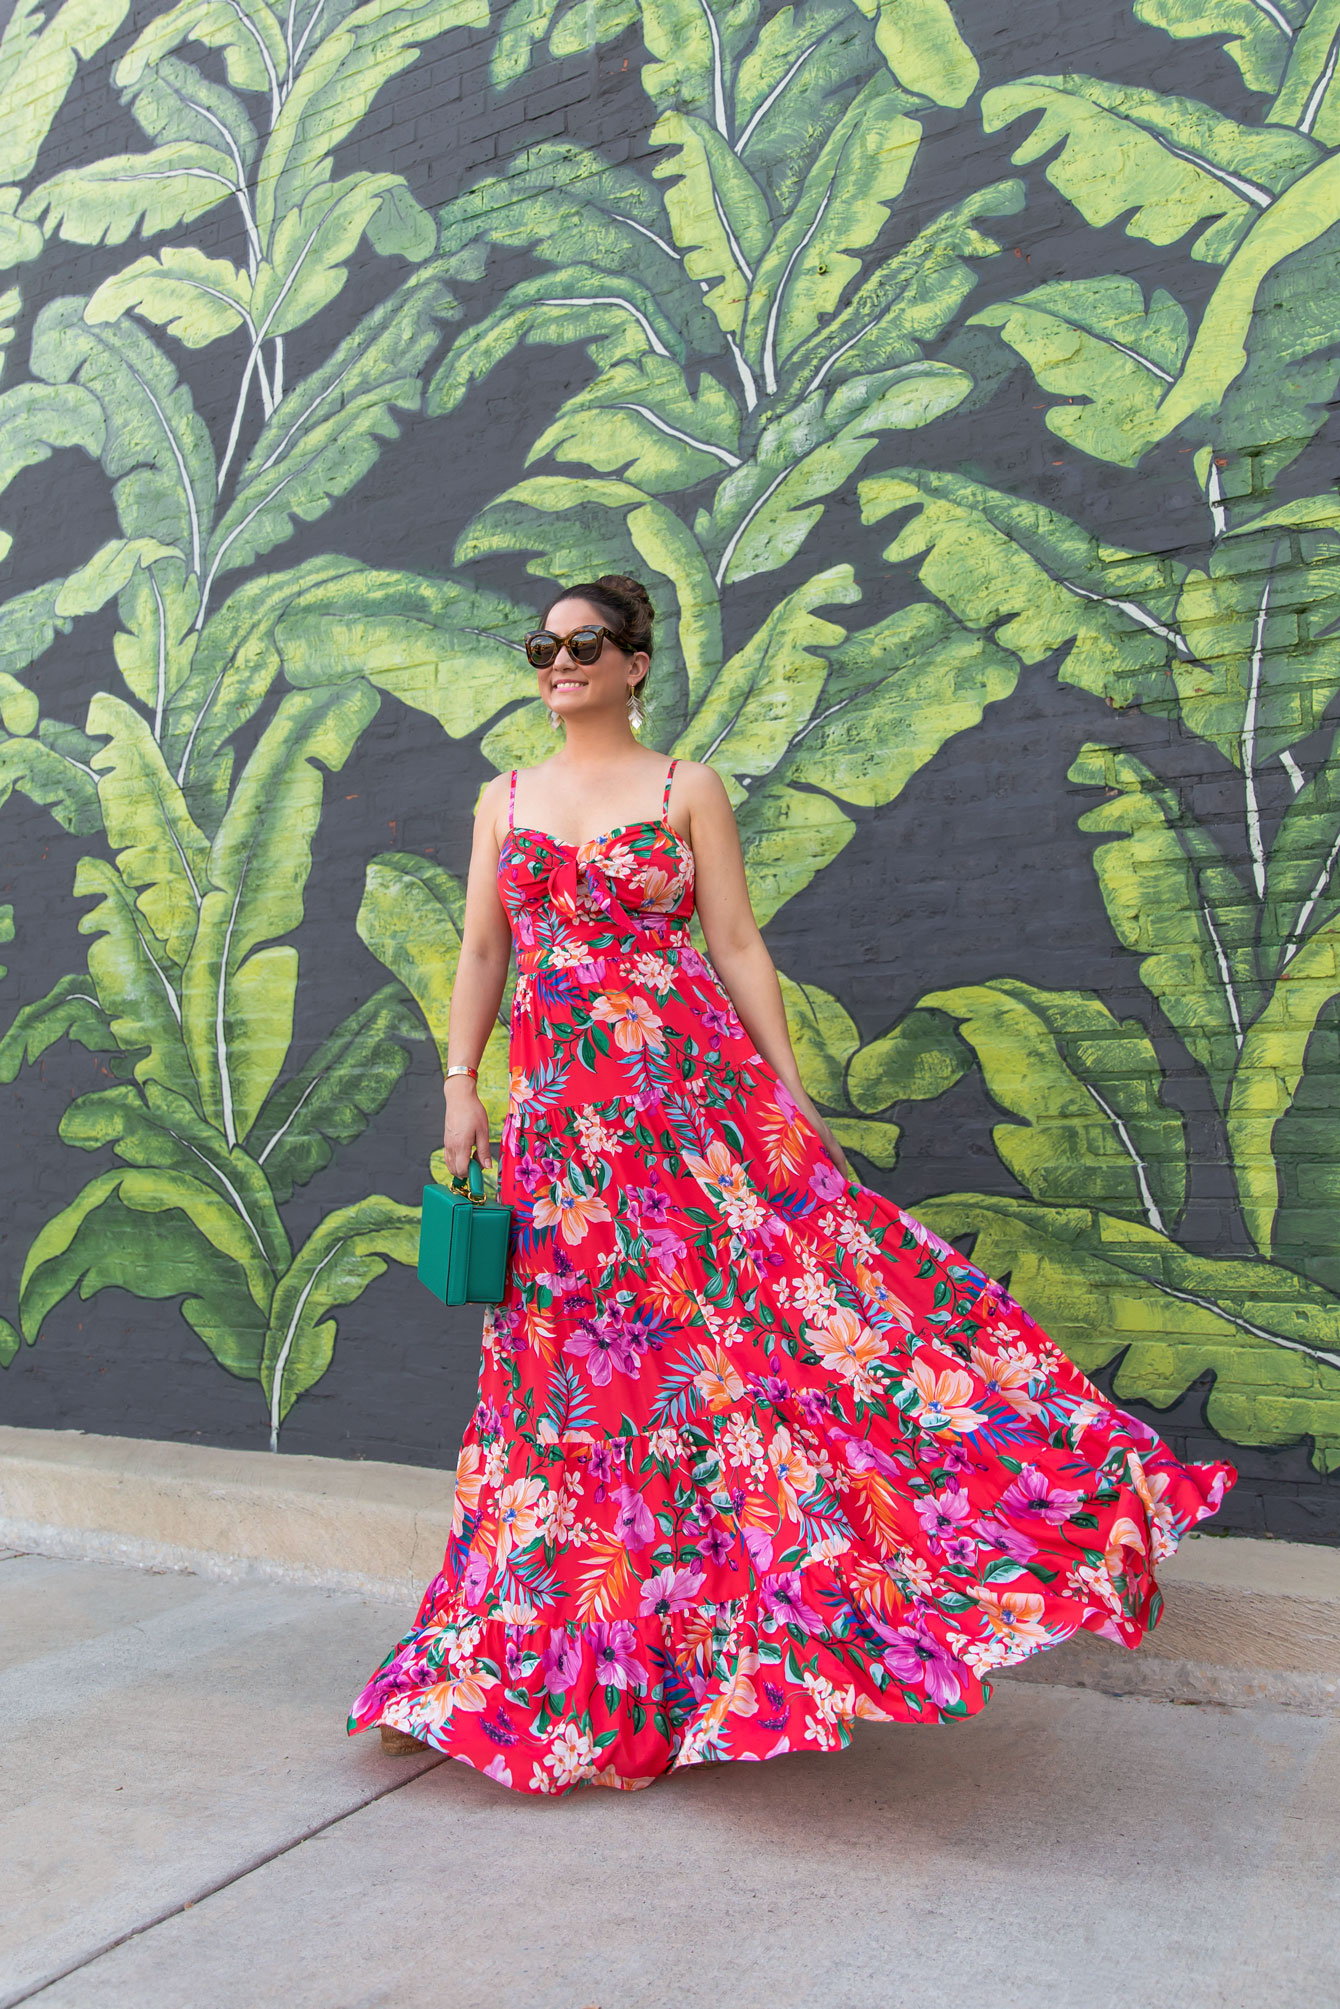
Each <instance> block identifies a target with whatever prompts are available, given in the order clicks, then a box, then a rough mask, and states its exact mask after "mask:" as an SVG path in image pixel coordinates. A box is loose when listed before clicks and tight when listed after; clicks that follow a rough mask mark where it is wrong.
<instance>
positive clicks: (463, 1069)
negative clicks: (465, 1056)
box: [443, 1061, 479, 1081]
mask: <svg viewBox="0 0 1340 2009" xmlns="http://www.w3.org/2000/svg"><path fill="white" fill-rule="evenodd" d="M453 1074H468V1075H469V1077H470V1079H471V1081H478V1079H479V1069H478V1068H477V1067H467V1066H466V1065H465V1063H464V1062H463V1061H461V1062H458V1063H457V1065H456V1066H455V1067H449V1068H448V1069H447V1071H446V1074H445V1076H444V1077H443V1079H444V1080H446V1081H450V1080H451V1077H452V1075H453Z"/></svg>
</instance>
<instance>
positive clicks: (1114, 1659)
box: [0, 1426, 1340, 1715]
mask: <svg viewBox="0 0 1340 2009" xmlns="http://www.w3.org/2000/svg"><path fill="white" fill-rule="evenodd" d="M452 1490H453V1488H452V1474H451V1473H449V1472H437V1471H432V1470H429V1469H427V1468H426V1467H422V1466H417V1465H389V1464H377V1463H374V1462H372V1461H370V1460H369V1461H366V1462H365V1461H363V1460H353V1459H340V1458H304V1457H289V1456H288V1455H287V1454H285V1455H282V1456H279V1457H276V1456H273V1455H272V1454H271V1453H269V1452H267V1451H219V1450H214V1449H212V1448H210V1447H207V1446H202V1445H195V1444H164V1443H158V1442H156V1441H154V1440H151V1439H142V1438H132V1437H91V1436H85V1435H84V1434H83V1433H82V1432H81V1431H77V1430H24V1429H16V1428H13V1427H4V1426H0V1548H10V1549H21V1550H28V1551H33V1552H36V1553H39V1554H43V1555H49V1556H71V1557H82V1558H87V1559H93V1560H106V1561H111V1562H122V1563H133V1564H137V1565H139V1566H140V1567H141V1568H146V1567H147V1568H153V1569H171V1570H190V1571H192V1572H194V1573H195V1574H196V1575H199V1576H206V1577H223V1578H268V1579H269V1580H271V1581H278V1582H283V1583H299V1584H308V1585H312V1586H314V1587H317V1588H322V1589H327V1590H339V1591H353V1592H356V1593H358V1594H360V1595H363V1596H369V1597H377V1598H384V1599H386V1600H388V1601H391V1602H396V1603H402V1604H405V1605H407V1606H408V1607H410V1609H411V1610H412V1609H413V1608H414V1607H416V1606H417V1604H418V1601H419V1599H420V1597H421V1596H422V1594H423V1590H424V1587H425V1585H426V1584H427V1583H428V1582H429V1580H430V1579H431V1578H432V1577H433V1576H434V1575H435V1574H436V1573H437V1571H438V1569H439V1568H440V1567H441V1562H442V1556H443V1553H444V1551H445V1549H446V1544H447V1535H448V1532H449V1530H450V1525H451V1509H452ZM1159 1582H1160V1585H1161V1587H1162V1590H1163V1593H1164V1597H1165V1599H1166V1610H1165V1612H1164V1616H1163V1619H1162V1621H1161V1623H1160V1624H1159V1626H1158V1627H1157V1628H1156V1630H1155V1631H1154V1632H1153V1633H1152V1634H1151V1635H1150V1637H1149V1639H1148V1640H1147V1641H1146V1643H1145V1644H1144V1645H1143V1646H1142V1647H1141V1648H1140V1650H1139V1651H1138V1653H1131V1652H1129V1651H1128V1650H1127V1649H1126V1648H1125V1647H1121V1646H1114V1645H1112V1644H1111V1643H1110V1642H1109V1641H1107V1640H1102V1639H1098V1638H1096V1637H1090V1636H1089V1635H1087V1634H1086V1635H1083V1636H1081V1637H1080V1638H1077V1639H1072V1640H1069V1641H1067V1642H1066V1644H1065V1645H1063V1646H1058V1647H1055V1648H1053V1649H1052V1650H1051V1651H1050V1652H1047V1653H1041V1654H1038V1655H1036V1656H1035V1657H1034V1658H1033V1659H1031V1660H1028V1661H1025V1662H1024V1663H1023V1664H1022V1665H1020V1666H1018V1667H1015V1668H1011V1669H1008V1670H1005V1676H1006V1678H1008V1679H1010V1680H1015V1681H1047V1682H1058V1683H1064V1684H1066V1685H1068V1686H1071V1687H1080V1688H1099V1689H1103V1690H1105V1691H1106V1692H1107V1693H1109V1694H1114V1695H1138V1696H1146V1697H1148V1698H1150V1699H1151V1700H1159V1701H1168V1702H1201V1703H1226V1704H1230V1705H1234V1706H1250V1705H1260V1704H1269V1705H1272V1706H1275V1707H1285V1708H1291V1709H1300V1710H1304V1711H1306V1712H1307V1713H1309V1714H1312V1715H1331V1714H1340V1551H1337V1550H1335V1549H1328V1548H1321V1547H1314V1546H1313V1545H1311V1544H1309V1543H1304V1542H1278V1541H1258V1540H1254V1539H1250V1538H1247V1537H1238V1536H1232V1537H1216V1536H1212V1535H1190V1536H1188V1537H1187V1539H1186V1540H1185V1541H1184V1542H1183V1544H1182V1546H1181V1548H1180V1550H1179V1551H1178V1553H1177V1554H1176V1555H1175V1556H1174V1557H1172V1559H1171V1560H1170V1561H1169V1562H1167V1563H1165V1564H1164V1565H1163V1567H1162V1569H1161V1570H1160V1572H1159Z"/></svg>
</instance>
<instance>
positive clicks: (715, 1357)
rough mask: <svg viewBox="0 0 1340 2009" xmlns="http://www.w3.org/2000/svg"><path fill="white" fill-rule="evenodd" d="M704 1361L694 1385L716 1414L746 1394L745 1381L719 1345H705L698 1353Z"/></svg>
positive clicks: (695, 1377)
mask: <svg viewBox="0 0 1340 2009" xmlns="http://www.w3.org/2000/svg"><path fill="white" fill-rule="evenodd" d="M698 1358H699V1360H700V1361H701V1362H702V1372H701V1373H699V1374H695V1375H694V1377H693V1385H694V1387H695V1388H696V1389H697V1390H698V1393H699V1394H700V1395H701V1396H702V1398H703V1400H704V1401H705V1402H706V1404H707V1406H708V1408H709V1409H710V1410H711V1411H712V1414H713V1415H714V1416H717V1415H720V1413H721V1411H722V1410H723V1409H729V1408H730V1406H731V1404H732V1403H733V1402H738V1401H739V1399H740V1397H741V1396H742V1395H743V1394H744V1382H743V1381H742V1380H741V1379H740V1376H739V1375H738V1374H737V1373H736V1372H735V1369H734V1368H733V1367H732V1365H731V1363H730V1361H729V1359H728V1358H727V1356H726V1354H725V1353H724V1352H723V1351H722V1349H721V1348H720V1347H719V1346H718V1347H714V1348H710V1347H704V1348H703V1349H702V1351H701V1352H700V1353H699V1355H698Z"/></svg>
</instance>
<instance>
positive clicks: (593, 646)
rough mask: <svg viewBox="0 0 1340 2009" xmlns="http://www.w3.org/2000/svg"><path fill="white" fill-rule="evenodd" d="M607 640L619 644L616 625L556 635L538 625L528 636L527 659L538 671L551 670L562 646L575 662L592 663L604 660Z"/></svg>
mask: <svg viewBox="0 0 1340 2009" xmlns="http://www.w3.org/2000/svg"><path fill="white" fill-rule="evenodd" d="M606 641H610V642H613V643H614V644H615V646H616V647H618V646H619V637H618V636H617V635H616V634H615V632H614V630H613V628H574V629H573V631H572V633H571V634H570V635H555V634H553V633H551V631H550V630H549V629H548V628H536V629H534V630H533V632H532V633H531V634H529V635H527V636H526V637H525V644H526V661H527V662H528V663H529V664H530V666H531V668H532V669H534V670H547V669H548V668H549V666H550V664H551V663H553V662H554V661H555V660H556V658H557V656H558V652H559V650H560V649H566V650H567V652H568V654H569V655H570V656H571V657H572V660H573V662H574V663H585V664H587V665H588V667H589V665H590V664H592V663H595V662H598V661H599V660H600V652H601V650H602V649H603V648H604V646H605V643H606Z"/></svg>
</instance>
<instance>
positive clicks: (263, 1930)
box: [0, 1555, 1340, 2009]
mask: <svg viewBox="0 0 1340 2009" xmlns="http://www.w3.org/2000/svg"><path fill="white" fill-rule="evenodd" d="M406 1615H407V1614H406V1611H405V1609H404V1608H403V1607H401V1606H397V1605H395V1604H387V1603H378V1602H375V1601H372V1600H369V1599H366V1598H362V1597H359V1596H357V1595H354V1594H351V1593H348V1592H332V1591H323V1590H317V1589H311V1588H306V1587H293V1586H285V1585H279V1584H268V1583H245V1582H244V1583H227V1582H217V1581H207V1580H204V1579H202V1578H200V1577H195V1576H189V1575H184V1574H155V1573H152V1572H149V1571H144V1570H141V1569H136V1568H132V1567H127V1566H124V1565H118V1564H113V1563H106V1562H103V1563H96V1564H89V1563H81V1562H77V1561H68V1560H66V1561H55V1560H44V1559H42V1558H39V1557H35V1556H31V1555H27V1556H23V1555H21V1556H14V1557H10V1558H8V1559H6V1560H4V1561H0V1641H3V1653H2V1654H0V1692H2V1693H3V1699H4V1704H5V1707H4V1710H3V1713H2V1714H0V1768H2V1769H3V1775H4V1779H5V1782H6V1783H5V1790H4V1794H3V1805H2V1806H0V1844H2V1845H3V1860H4V1862H5V1865H6V1871H7V1873H6V1877H5V1886H6V1888H5V1896H6V1902H5V1904H4V1906H3V1907H2V1908H0V2005H4V2009H9V2005H14V2004H17V2003H19V2002H27V2001H36V2002H38V2003H39V2004H40V2005H41V2009H271V2005H274V2006H275V2009H279V2005H283V2009H365V2005H366V2009H372V2005H377V2009H402V2005H404V2009H419V2005H423V2009H429V2005H431V2009H590V2005H597V2009H670V2005H675V2009H681V2005H683V2009H698V2005H708V2004H711V2005H714V2009H716V2005H722V2009H820V2005H822V2009H886V2005H887V2009H932V2006H933V2009H945V2005H948V2004H955V2003H961V2004H964V2005H972V2009H1128V2005H1129V2004H1130V2003H1132V2002H1142V2003H1148V2004H1153V2005H1158V2009H1295V2005H1296V2004H1298V2003H1301V2002H1311V2003H1317V2004H1323V2003H1329V2002H1331V2001H1334V2000H1336V1999H1337V1998H1338V1997H1340V1919H1338V1918H1337V1911H1336V1906H1335V1901H1334V1893H1335V1889H1336V1879H1337V1870H1340V1720H1337V1718H1335V1717H1334V1716H1329V1717H1327V1716H1320V1715H1316V1716H1314V1715H1309V1714H1306V1713H1304V1712H1302V1711H1299V1710H1284V1709H1271V1708H1266V1707H1254V1708H1226V1707H1215V1706H1185V1705H1176V1704H1169V1703H1164V1702H1158V1701H1152V1700H1149V1699H1147V1698H1143V1697H1134V1696H1122V1697H1115V1696H1110V1695H1107V1694H1103V1693H1101V1692H1097V1691H1094V1690H1082V1689H1077V1688H1069V1687H1065V1686H1043V1685H1039V1684H1034V1683H1024V1682H1003V1683H1001V1685H1000V1687H999V1688H998V1690H997V1693H996V1696H995V1699H994V1700H993V1702H992V1703H991V1705H990V1707H989V1708H988V1710H987V1711H986V1713H985V1714H984V1715H983V1716H982V1717H980V1718H978V1719H977V1720H975V1721H974V1722H971V1723H968V1724H963V1725H957V1726H955V1727H953V1728H951V1729H943V1730H931V1729H901V1728H894V1727H892V1726H880V1725H860V1726H858V1733H859V1734H858V1736H857V1739H856V1742H855V1744H854V1745H853V1747H852V1749H851V1750H850V1751H848V1752H846V1753H844V1754H842V1755H841V1756H834V1757H826V1758H821V1757H796V1758H784V1759H778V1760H775V1761H773V1762H772V1763H770V1764H767V1765H759V1766H732V1767H722V1768H720V1769H718V1768H712V1767H709V1768H704V1769H702V1770H699V1771H694V1772H689V1773H686V1774H683V1775H681V1776H679V1777H676V1778H672V1779H669V1780H666V1781H663V1782H661V1783H660V1784H658V1785H657V1786H654V1787H653V1788H651V1789H650V1790H649V1791H648V1792H645V1793H641V1794H635V1795H623V1794H614V1793H595V1792H593V1793H579V1794H575V1795H573V1796H571V1797H570V1798H568V1799H566V1800H562V1801H557V1802H535V1801H532V1800H530V1799H529V1798H523V1797H521V1796H514V1795H512V1794H509V1793H507V1792H506V1791H504V1790H503V1789H501V1788H499V1787H497V1786H495V1785H494V1784H493V1783H492V1782H491V1781H489V1780H486V1779H482V1778H479V1777H478V1776H476V1775H475V1774H473V1773H471V1772H469V1771H468V1770H466V1769H465V1768H464V1767H463V1766H459V1765H454V1764H451V1763H440V1762H436V1761H434V1760H432V1759H429V1760H423V1759H413V1760H409V1761H406V1760H391V1759H386V1758H383V1757H382V1755H381V1753H380V1750H379V1748H378V1746H377V1744H376V1743H375V1741H373V1740H372V1739H369V1738H360V1739H357V1740H355V1741H354V1742H353V1743H350V1742H349V1741H348V1740H346V1738H345V1737H344V1734H343V1715H344V1711H345V1708H346V1707H347V1704H348V1701H349V1698H350V1697H351V1695H352V1694H353V1692H354V1690H355V1688H356V1687H357V1686H358V1684H359V1682H360V1681H361V1679H362V1678H363V1676H364V1675H365V1674H366V1673H367V1672H368V1671H369V1669H370V1668H371V1667H372V1665H373V1664H374V1662H375V1661H376V1660H377V1659H378V1658H379V1657H380V1654H381V1653H382V1652H383V1651H384V1649H385V1648H386V1647H387V1646H388V1645H389V1644H390V1643H391V1641H392V1639H393V1638H394V1636H395V1635H396V1633H397V1632H398V1630H399V1629H400V1628H401V1626H402V1624H403V1622H404V1620H405V1617H406Z"/></svg>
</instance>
